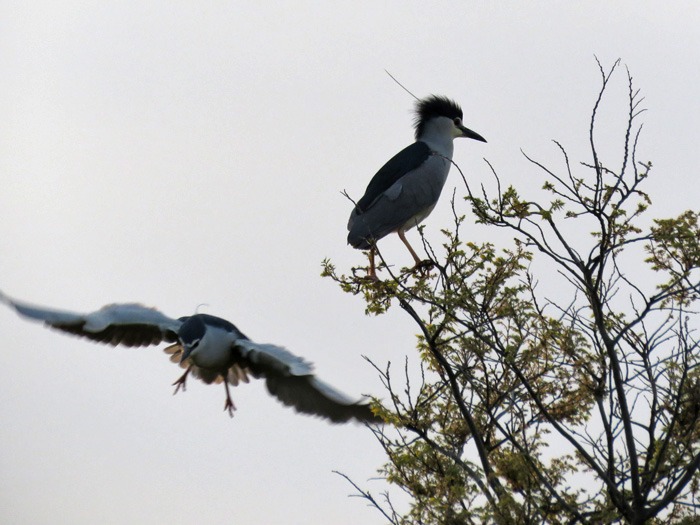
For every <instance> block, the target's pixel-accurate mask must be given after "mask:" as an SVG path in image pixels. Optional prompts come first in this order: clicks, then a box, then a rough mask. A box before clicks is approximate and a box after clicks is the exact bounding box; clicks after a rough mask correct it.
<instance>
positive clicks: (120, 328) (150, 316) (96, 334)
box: [0, 292, 181, 346]
mask: <svg viewBox="0 0 700 525" xmlns="http://www.w3.org/2000/svg"><path fill="white" fill-rule="evenodd" d="M0 301H2V302H4V303H5V304H7V305H8V306H10V307H11V308H14V310H15V311H16V312H17V313H18V314H19V315H21V316H22V317H26V318H28V319H32V320H35V321H43V322H44V324H46V325H48V326H50V327H52V328H55V329H57V330H61V331H63V332H67V333H70V334H74V335H78V336H81V337H86V338H88V339H91V340H93V341H97V342H100V343H106V344H110V345H114V346H116V345H124V346H149V345H155V344H159V343H161V342H162V341H167V342H171V343H172V342H175V341H176V340H177V330H178V328H179V327H180V324H181V322H180V321H178V320H176V319H171V318H170V317H168V316H166V315H164V314H162V313H161V312H159V311H158V310H156V309H155V308H149V307H146V306H143V305H140V304H135V303H128V304H110V305H107V306H104V307H102V308H100V309H99V310H97V311H96V312H92V313H89V314H81V313H76V312H70V311H67V310H56V309H52V308H45V307H42V306H35V305H30V304H27V303H23V302H20V301H15V300H14V299H11V298H9V297H8V296H6V295H5V294H3V293H2V292H0Z"/></svg>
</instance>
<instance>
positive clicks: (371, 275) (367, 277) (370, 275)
mask: <svg viewBox="0 0 700 525" xmlns="http://www.w3.org/2000/svg"><path fill="white" fill-rule="evenodd" d="M362 280H363V281H367V282H370V283H378V282H379V277H377V274H376V273H375V272H367V275H365V276H364V277H363V278H362Z"/></svg>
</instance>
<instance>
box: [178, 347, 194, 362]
mask: <svg viewBox="0 0 700 525" xmlns="http://www.w3.org/2000/svg"><path fill="white" fill-rule="evenodd" d="M191 353H192V347H191V346H187V345H182V355H181V356H180V364H182V363H184V362H185V359H187V358H188V357H189V356H190V354H191Z"/></svg>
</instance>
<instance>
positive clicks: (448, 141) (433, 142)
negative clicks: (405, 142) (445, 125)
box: [418, 126, 454, 159]
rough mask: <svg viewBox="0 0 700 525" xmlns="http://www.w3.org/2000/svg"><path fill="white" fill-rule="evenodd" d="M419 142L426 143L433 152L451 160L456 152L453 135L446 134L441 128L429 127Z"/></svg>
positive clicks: (419, 138)
mask: <svg viewBox="0 0 700 525" xmlns="http://www.w3.org/2000/svg"><path fill="white" fill-rule="evenodd" d="M418 140H419V141H421V142H425V143H426V144H427V145H428V146H429V147H430V149H431V150H433V151H434V152H436V153H439V154H440V155H444V156H445V157H447V158H449V159H451V158H452V152H453V151H454V143H453V138H452V133H450V132H446V130H444V129H440V128H439V127H432V126H428V127H427V128H426V129H425V131H424V132H423V133H422V134H421V136H420V137H418Z"/></svg>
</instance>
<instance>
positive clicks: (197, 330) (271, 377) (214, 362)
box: [0, 292, 381, 423]
mask: <svg viewBox="0 0 700 525" xmlns="http://www.w3.org/2000/svg"><path fill="white" fill-rule="evenodd" d="M0 301H2V302H4V303H5V304H7V305H9V306H10V307H12V308H14V309H15V310H16V311H17V313H19V314H20V315H21V316H23V317H26V318H29V319H33V320H37V321H43V322H44V323H45V324H46V325H48V326H50V327H52V328H55V329H58V330H62V331H63V332H68V333H70V334H74V335H78V336H82V337H86V338H88V339H92V340H93V341H97V342H100V343H106V344H110V345H113V346H116V345H124V346H150V345H157V344H160V343H161V342H163V341H165V342H168V343H173V344H171V345H170V346H168V347H167V348H165V352H166V353H168V354H170V360H171V361H173V362H175V363H179V365H180V366H181V367H182V368H185V369H186V370H185V373H184V374H183V375H182V376H181V377H180V378H179V379H178V380H177V381H175V382H174V383H173V385H176V389H175V393H177V391H178V390H179V389H180V388H182V389H183V390H184V388H185V383H186V381H187V377H188V375H190V374H192V375H193V376H195V377H197V378H199V379H201V380H202V381H204V382H205V383H207V384H211V383H221V382H223V383H224V387H225V388H226V404H225V405H224V410H227V411H228V413H229V415H231V416H232V417H233V411H234V410H235V408H236V407H235V406H234V404H233V400H232V399H231V394H230V392H229V385H232V386H236V385H238V384H239V383H240V382H245V383H247V382H248V381H249V379H248V376H249V375H250V376H252V377H254V378H265V382H266V383H267V389H268V390H269V391H270V393H271V394H272V395H273V396H275V397H276V398H277V399H279V400H280V401H281V402H282V403H284V404H285V405H287V406H293V407H294V408H295V409H296V410H297V411H298V412H302V413H304V414H313V415H316V416H320V417H323V418H326V419H328V420H330V421H332V422H333V423H340V422H347V421H349V420H351V419H355V420H357V421H362V422H374V423H378V422H381V420H380V419H379V418H378V417H377V416H375V415H374V414H373V413H372V411H371V409H370V407H369V403H368V402H367V400H363V401H354V400H352V399H350V398H348V397H347V396H345V395H344V394H342V393H341V392H338V391H337V390H336V389H334V388H333V387H331V386H330V385H327V384H326V383H324V382H323V381H321V380H320V379H318V378H317V377H316V376H315V375H314V374H313V367H312V365H311V364H310V363H307V362H306V361H304V360H303V359H302V358H301V357H298V356H296V355H294V354H292V353H291V352H289V351H288V350H286V349H284V348H282V347H280V346H275V345H270V344H259V343H255V342H253V341H251V340H250V339H248V338H247V337H246V336H245V335H243V333H242V332H241V331H240V330H238V328H236V327H235V326H234V325H233V324H232V323H230V322H228V321H227V320H225V319H221V318H220V317H214V316H213V315H207V314H195V315H191V316H187V317H180V318H179V319H172V318H170V317H168V316H166V315H164V314H162V313H161V312H159V311H158V310H156V309H155V308H147V307H145V306H142V305H140V304H111V305H108V306H104V307H103V308H100V309H99V310H97V311H96V312H92V313H89V314H79V313H74V312H68V311H63V310H54V309H50V308H44V307H40V306H33V305H29V304H26V303H22V302H19V301H15V300H14V299H11V298H9V297H7V296H6V295H4V294H2V293H1V292H0Z"/></svg>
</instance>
